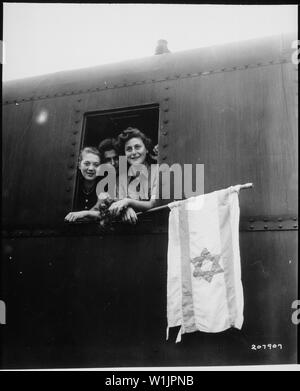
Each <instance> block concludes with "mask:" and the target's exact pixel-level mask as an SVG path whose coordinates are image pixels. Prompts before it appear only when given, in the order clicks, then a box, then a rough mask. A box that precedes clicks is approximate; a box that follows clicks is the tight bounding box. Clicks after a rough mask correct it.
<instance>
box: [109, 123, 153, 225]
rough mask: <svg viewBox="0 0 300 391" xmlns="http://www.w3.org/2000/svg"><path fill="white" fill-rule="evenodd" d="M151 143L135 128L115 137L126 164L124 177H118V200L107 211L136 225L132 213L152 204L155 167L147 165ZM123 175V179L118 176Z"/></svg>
mask: <svg viewBox="0 0 300 391" xmlns="http://www.w3.org/2000/svg"><path fill="white" fill-rule="evenodd" d="M151 146H152V142H151V140H150V139H149V138H148V137H146V136H145V134H144V133H143V132H141V131H140V130H139V129H136V128H127V129H126V130H124V131H123V132H122V133H121V134H120V135H119V136H118V147H119V151H120V154H121V155H125V156H126V159H127V163H128V171H127V173H126V178H124V175H122V173H120V175H119V201H116V202H114V203H113V204H112V205H111V206H110V208H109V210H110V212H111V214H112V215H113V216H120V215H121V216H122V220H123V221H127V222H130V223H136V221H137V216H136V211H146V210H148V209H151V208H153V207H154V206H155V204H156V198H157V197H156V191H157V166H156V165H153V164H152V165H151V163H153V160H152V158H151V156H150V152H151ZM122 176H123V177H122Z"/></svg>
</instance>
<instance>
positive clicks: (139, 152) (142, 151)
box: [125, 137, 148, 165]
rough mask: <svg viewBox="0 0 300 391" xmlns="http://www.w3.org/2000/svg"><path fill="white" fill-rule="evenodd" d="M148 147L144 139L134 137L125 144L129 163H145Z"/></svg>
mask: <svg viewBox="0 0 300 391" xmlns="http://www.w3.org/2000/svg"><path fill="white" fill-rule="evenodd" d="M147 153H148V151H147V149H146V147H145V144H144V142H143V140H142V139H140V138H139V137H133V138H131V139H130V140H128V141H127V142H126V144H125V155H126V157H127V161H128V163H129V164H131V165H134V164H143V163H144V162H145V160H146V156H147Z"/></svg>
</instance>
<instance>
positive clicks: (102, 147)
mask: <svg viewBox="0 0 300 391" xmlns="http://www.w3.org/2000/svg"><path fill="white" fill-rule="evenodd" d="M98 149H99V152H100V156H101V160H104V152H106V151H111V150H112V149H113V150H115V151H116V153H118V146H117V140H115V139H114V138H106V139H104V140H103V141H101V143H100V144H99V145H98Z"/></svg>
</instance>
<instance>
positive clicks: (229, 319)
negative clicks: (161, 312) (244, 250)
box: [167, 187, 244, 342]
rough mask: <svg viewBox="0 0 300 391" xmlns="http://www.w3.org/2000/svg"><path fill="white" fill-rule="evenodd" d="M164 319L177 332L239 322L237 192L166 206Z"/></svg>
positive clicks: (222, 327) (217, 329)
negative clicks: (167, 218) (168, 208)
mask: <svg viewBox="0 0 300 391" xmlns="http://www.w3.org/2000/svg"><path fill="white" fill-rule="evenodd" d="M169 207H170V209H171V211H170V214H169V241H168V276H167V319H168V329H167V338H168V330H169V327H175V326H181V327H180V330H179V333H178V336H177V340H176V342H180V340H181V334H184V333H190V332H194V331H197V330H199V331H204V332H211V333H215V332H221V331H224V330H226V329H228V328H230V327H235V328H238V329H241V327H242V324H243V307H244V299H243V287H242V282H241V266H240V251H239V201H238V190H236V188H235V187H229V188H228V189H223V190H219V191H215V192H213V193H208V194H204V195H200V196H196V197H191V198H189V199H187V200H184V201H179V202H173V203H171V204H169Z"/></svg>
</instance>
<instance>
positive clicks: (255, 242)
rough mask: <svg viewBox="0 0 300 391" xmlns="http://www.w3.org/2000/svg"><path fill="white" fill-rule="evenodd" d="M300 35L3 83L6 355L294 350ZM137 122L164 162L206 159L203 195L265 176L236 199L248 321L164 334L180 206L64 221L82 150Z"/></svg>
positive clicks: (240, 358) (20, 361)
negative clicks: (101, 220) (126, 218)
mask: <svg viewBox="0 0 300 391" xmlns="http://www.w3.org/2000/svg"><path fill="white" fill-rule="evenodd" d="M296 39H297V37H296V35H293V34H288V35H280V36H274V37H267V38H261V39H254V40H249V41H245V42H238V43H230V44H226V45H219V46H214V47H205V48H199V49H194V50H187V51H182V52H177V53H170V52H168V51H167V50H161V51H158V52H157V54H155V55H153V56H150V57H147V58H142V59H137V60H130V61H125V62H122V63H116V64H110V65H101V66H97V67H93V68H87V69H79V70H72V71H63V72H58V73H54V74H49V75H44V76H37V77H32V78H27V79H22V80H14V81H9V82H5V83H4V85H3V109H2V113H3V135H2V142H3V143H2V150H3V182H2V186H3V188H2V196H3V198H2V264H1V290H0V299H1V301H2V303H5V314H6V317H5V324H1V325H0V332H1V340H2V341H1V342H2V345H1V346H2V347H1V354H0V358H1V367H2V368H62V367H149V366H151V367H165V366H167V367H172V366H206V365H247V364H291V363H296V360H297V358H296V355H297V352H296V341H297V339H296V335H297V326H296V325H295V324H294V323H295V322H294V323H293V321H292V314H293V311H295V310H293V308H292V303H293V302H294V301H295V300H296V299H297V258H296V257H297V229H298V212H297V178H298V172H297V137H298V131H297V69H296V68H297V64H296V63H295V61H293V56H295V53H294V52H295V48H294V46H293V45H294V41H295V40H296ZM127 126H134V127H138V128H139V129H141V130H143V131H144V132H145V133H146V134H147V135H148V136H149V137H151V138H152V140H153V141H154V142H155V143H158V149H159V155H158V163H167V164H169V165H171V164H173V163H179V164H186V163H190V164H193V165H195V164H197V163H198V164H204V191H205V193H209V192H212V191H215V190H219V189H223V188H226V187H228V186H232V185H236V184H242V183H245V182H252V183H253V185H254V187H253V188H252V189H249V190H245V191H243V192H242V193H241V194H240V197H239V202H240V211H241V216H240V237H239V240H240V253H241V269H242V283H243V288H244V299H245V306H244V324H243V327H242V329H241V330H237V329H229V330H226V331H224V332H221V333H204V332H195V333H190V334H185V335H184V336H183V338H182V341H181V342H180V343H175V340H174V335H170V338H169V340H168V341H167V340H166V335H165V334H166V326H167V316H166V301H167V298H166V284H167V248H168V215H169V212H168V208H165V209H160V210H158V211H156V212H152V213H144V214H142V215H140V216H139V221H138V224H137V225H136V226H130V225H125V224H122V223H116V224H115V228H114V230H113V231H111V230H107V231H105V230H103V229H100V227H99V224H98V223H95V222H94V223H77V224H67V223H66V222H65V221H64V217H65V215H66V214H67V213H68V212H69V211H70V210H72V208H73V206H74V201H75V197H76V186H77V177H78V175H77V173H78V164H77V162H78V155H79V151H80V149H81V148H82V146H85V145H95V146H96V145H98V143H99V141H100V140H101V139H104V138H105V137H107V136H113V137H114V136H116V135H117V134H118V133H119V132H120V131H121V130H123V129H125V128H126V127H127ZM170 198H171V199H172V197H170ZM174 333H175V331H174ZM174 333H173V334H174ZM171 334H172V333H171Z"/></svg>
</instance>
